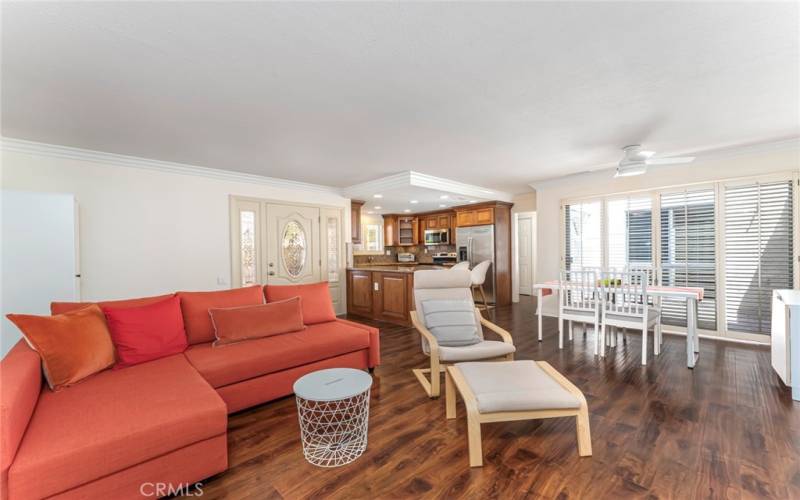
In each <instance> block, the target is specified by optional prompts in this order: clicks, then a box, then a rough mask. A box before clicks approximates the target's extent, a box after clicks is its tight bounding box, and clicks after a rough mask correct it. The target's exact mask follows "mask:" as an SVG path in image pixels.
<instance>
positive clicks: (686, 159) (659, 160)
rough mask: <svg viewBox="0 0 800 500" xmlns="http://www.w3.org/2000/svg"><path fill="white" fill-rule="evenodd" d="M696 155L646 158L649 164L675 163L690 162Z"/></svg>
mask: <svg viewBox="0 0 800 500" xmlns="http://www.w3.org/2000/svg"><path fill="white" fill-rule="evenodd" d="M692 161H694V156H676V157H674V158H651V159H647V160H645V163H647V164H648V165H672V164H674V163H690V162H692Z"/></svg>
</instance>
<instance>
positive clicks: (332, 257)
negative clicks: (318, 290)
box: [327, 217, 339, 282]
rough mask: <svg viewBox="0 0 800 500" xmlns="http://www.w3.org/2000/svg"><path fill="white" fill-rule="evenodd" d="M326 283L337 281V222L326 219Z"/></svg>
mask: <svg viewBox="0 0 800 500" xmlns="http://www.w3.org/2000/svg"><path fill="white" fill-rule="evenodd" d="M327 235H328V281H332V282H336V281H339V221H338V220H337V219H336V217H328V222H327Z"/></svg>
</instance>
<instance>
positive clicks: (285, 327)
mask: <svg viewBox="0 0 800 500" xmlns="http://www.w3.org/2000/svg"><path fill="white" fill-rule="evenodd" d="M300 302H301V301H300V297H293V298H291V299H288V300H281V301H280V302H271V303H269V304H260V305H257V306H243V307H227V308H224V309H209V310H208V312H209V313H210V314H211V322H212V323H213V324H214V331H215V334H216V336H217V340H216V341H214V345H215V346H220V345H225V344H233V343H236V342H241V341H243V340H248V339H257V338H261V337H270V336H272V335H280V334H282V333H289V332H296V331H298V330H302V329H304V328H305V326H304V325H303V311H302V309H301V307H300Z"/></svg>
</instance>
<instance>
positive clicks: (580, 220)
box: [564, 201, 603, 271]
mask: <svg viewBox="0 0 800 500" xmlns="http://www.w3.org/2000/svg"><path fill="white" fill-rule="evenodd" d="M564 214H565V215H564V216H565V227H566V233H567V234H566V249H565V258H566V262H565V267H566V269H568V270H571V271H580V270H581V269H591V268H599V267H600V266H601V265H602V259H603V254H602V247H603V245H602V242H603V239H602V229H603V221H602V205H601V204H600V202H599V201H592V202H585V203H579V204H576V205H567V206H565V210H564Z"/></svg>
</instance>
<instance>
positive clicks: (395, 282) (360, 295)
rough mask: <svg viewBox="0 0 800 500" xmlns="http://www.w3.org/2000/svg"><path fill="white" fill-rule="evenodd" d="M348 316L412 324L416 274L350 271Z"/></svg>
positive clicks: (348, 278) (348, 273)
mask: <svg viewBox="0 0 800 500" xmlns="http://www.w3.org/2000/svg"><path fill="white" fill-rule="evenodd" d="M347 285H348V286H347V313H348V314H352V315H356V316H363V317H365V318H370V319H374V320H378V321H386V322H388V323H395V324H398V325H410V324H411V318H410V316H409V314H408V313H409V311H411V310H413V309H414V300H413V295H412V294H413V289H414V275H413V274H412V273H409V272H391V271H359V270H348V271H347Z"/></svg>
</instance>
